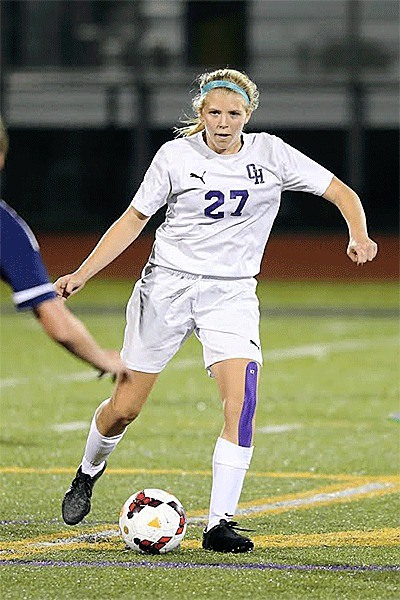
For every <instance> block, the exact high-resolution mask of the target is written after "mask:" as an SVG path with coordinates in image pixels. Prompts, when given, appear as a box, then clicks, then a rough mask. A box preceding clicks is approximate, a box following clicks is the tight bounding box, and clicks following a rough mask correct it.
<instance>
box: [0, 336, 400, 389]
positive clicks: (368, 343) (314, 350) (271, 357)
mask: <svg viewBox="0 0 400 600" xmlns="http://www.w3.org/2000/svg"><path fill="white" fill-rule="evenodd" d="M379 344H384V345H387V344H393V345H397V344H398V339H397V337H387V338H380V339H377V340H368V339H367V340H340V341H337V342H327V343H320V344H308V345H305V346H292V347H289V348H281V349H276V350H267V351H266V352H264V353H263V358H264V360H266V361H269V362H273V361H275V362H280V361H282V360H293V359H302V358H315V359H319V360H321V359H324V358H327V357H328V356H329V355H330V354H336V353H340V352H348V351H351V350H364V349H367V348H371V347H376V346H377V345H379ZM197 365H199V360H198V359H197V358H184V359H177V360H172V362H171V364H170V365H169V366H168V368H169V369H174V370H179V371H182V370H184V369H190V368H191V367H195V366H197ZM96 377H97V374H96V372H95V371H79V372H76V373H64V374H57V373H55V374H54V375H53V376H52V380H53V381H55V382H56V381H61V382H63V383H69V382H77V381H79V382H81V383H84V382H85V381H93V380H94V379H96ZM35 380H37V378H27V377H20V378H18V377H9V378H6V379H0V389H2V388H8V387H16V386H17V385H24V384H28V383H32V382H33V381H35Z"/></svg>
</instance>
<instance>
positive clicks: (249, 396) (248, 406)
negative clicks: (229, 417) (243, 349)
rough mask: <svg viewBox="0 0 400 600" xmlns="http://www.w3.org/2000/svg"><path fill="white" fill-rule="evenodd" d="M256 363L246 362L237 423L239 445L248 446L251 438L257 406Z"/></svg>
mask: <svg viewBox="0 0 400 600" xmlns="http://www.w3.org/2000/svg"><path fill="white" fill-rule="evenodd" d="M257 378H258V364H257V363H256V362H254V361H251V362H249V363H248V365H247V367H246V374H245V385H244V399H243V406H242V411H241V414H240V419H239V424H238V441H239V446H247V447H250V446H251V444H252V440H253V422H254V415H255V412H256V406H257Z"/></svg>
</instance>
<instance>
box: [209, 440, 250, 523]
mask: <svg viewBox="0 0 400 600" xmlns="http://www.w3.org/2000/svg"><path fill="white" fill-rule="evenodd" d="M253 449H254V446H252V447H251V448H247V447H244V446H238V445H236V444H233V443H232V442H228V440H224V439H223V438H218V440H217V443H216V444H215V450H214V454H213V484H212V489H211V501H210V514H209V518H208V525H207V531H208V530H209V529H211V527H214V526H215V525H218V524H219V522H220V519H226V520H227V521H230V520H231V519H232V517H233V516H234V514H235V512H236V508H237V505H238V502H239V498H240V494H241V492H242V487H243V481H244V476H245V475H246V471H247V469H248V468H249V466H250V461H251V457H252V455H253Z"/></svg>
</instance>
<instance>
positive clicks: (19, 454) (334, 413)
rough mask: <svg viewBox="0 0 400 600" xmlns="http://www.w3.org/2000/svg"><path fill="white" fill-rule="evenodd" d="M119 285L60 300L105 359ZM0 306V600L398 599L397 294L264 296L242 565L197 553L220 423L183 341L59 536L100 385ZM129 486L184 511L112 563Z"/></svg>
mask: <svg viewBox="0 0 400 600" xmlns="http://www.w3.org/2000/svg"><path fill="white" fill-rule="evenodd" d="M130 287H131V286H130V284H129V283H127V282H113V283H110V282H106V281H102V280H97V281H96V280H95V281H93V282H90V283H89V284H88V286H87V287H86V288H85V289H84V290H83V291H82V292H81V293H80V294H79V295H78V297H76V298H74V299H71V301H70V304H69V306H70V307H71V308H72V309H73V310H74V311H75V312H76V313H77V314H78V315H80V316H81V318H82V319H83V320H84V322H85V323H86V324H87V326H88V327H89V329H90V330H91V331H92V332H93V334H94V335H95V336H96V337H97V339H98V340H99V341H100V342H101V343H102V344H103V345H105V346H108V347H113V346H115V347H119V346H120V343H121V339H122V333H123V328H124V305H125V302H126V300H127V298H128V296H129V294H130ZM1 291H2V316H1V338H0V341H1V413H0V414H1V437H0V451H1V468H0V477H1V482H2V485H1V514H0V519H1V524H2V527H1V540H2V543H1V554H0V562H1V576H2V580H1V588H0V589H1V592H0V594H1V598H2V599H8V598H10V599H11V598H12V599H22V598H27V599H43V600H48V599H63V598H68V599H74V600H75V599H80V598H82V599H92V598H93V599H94V598H96V599H97V598H102V597H105V598H109V599H110V600H111V599H116V598H118V599H119V598H124V599H125V598H126V599H132V598H134V599H136V598H137V599H139V598H140V599H146V598H157V599H159V598H160V599H161V598H177V599H179V600H181V599H184V600H186V599H187V598H196V599H197V598H210V599H211V598H212V599H216V600H220V599H221V600H222V599H225V598H235V599H236V600H240V599H245V598H251V599H252V600H253V599H260V598H279V599H293V600H297V599H302V598H310V599H311V598H312V599H315V598H317V599H322V600H329V599H336V598H340V599H353V598H354V599H360V598H363V599H364V598H365V599H367V598H368V599H384V598H399V597H400V589H399V575H400V573H399V571H400V566H399V563H400V560H399V544H400V528H399V524H398V515H399V496H398V491H399V489H400V480H399V477H398V475H399V465H398V459H399V434H400V423H399V422H398V421H396V419H395V417H393V415H395V414H396V413H397V414H398V413H399V412H400V407H399V346H398V342H399V336H398V334H399V328H398V317H397V310H398V295H397V291H396V286H395V285H394V284H390V283H373V284H367V283H363V284H361V283H360V284H343V283H338V282H335V283H294V282H282V283H278V282H274V283H270V284H268V285H267V284H265V283H264V284H262V285H261V284H260V286H259V295H260V301H261V310H262V320H261V331H262V341H263V351H264V358H265V365H264V369H263V372H262V376H261V385H260V398H259V406H258V413H257V421H258V429H257V433H256V440H255V446H256V448H255V453H254V459H253V463H252V466H251V469H250V471H249V473H248V476H247V478H246V481H245V487H244V490H243V494H242V498H241V504H240V507H239V514H238V515H237V518H238V520H239V521H240V524H241V525H242V526H244V527H249V528H251V529H253V530H254V532H253V533H252V534H251V535H252V537H253V538H254V540H255V543H256V549H255V551H254V552H252V553H250V554H249V555H245V556H229V555H220V554H214V553H208V552H205V551H203V550H201V549H200V540H201V531H202V526H203V525H202V522H203V519H204V516H205V514H206V512H207V508H208V500H209V488H210V482H211V476H210V466H211V453H212V449H213V445H214V442H215V439H216V437H217V435H218V433H219V430H220V427H221V424H222V421H221V410H220V406H219V400H218V397H217V393H216V386H215V382H213V381H212V380H211V379H208V378H207V376H206V375H205V372H204V369H203V367H202V358H201V348H200V345H199V343H198V342H197V340H196V339H194V338H193V339H190V340H189V341H188V342H187V344H186V345H185V346H184V347H183V349H182V350H181V351H180V353H179V354H178V355H177V356H176V357H175V359H174V360H173V361H172V362H171V363H170V365H169V366H168V367H167V369H166V370H165V371H164V373H163V374H162V375H161V376H160V379H159V382H158V384H157V386H156V388H155V390H154V392H153V393H152V395H151V397H150V399H149V402H148V404H147V406H146V407H145V409H144V411H143V413H142V415H141V416H140V418H139V419H138V421H137V422H136V423H135V424H133V425H132V426H131V428H130V430H129V432H128V433H127V435H126V436H125V438H124V440H123V441H122V442H121V444H120V445H119V447H118V449H117V450H116V452H115V453H114V454H113V455H112V457H111V459H110V461H109V466H108V469H107V472H106V474H105V476H104V477H103V478H102V479H101V480H100V481H99V483H98V484H97V485H96V488H95V492H94V502H93V510H92V512H91V513H90V515H89V516H88V518H87V519H86V521H85V522H84V524H82V525H80V526H77V527H73V528H69V527H67V526H65V525H64V524H63V522H62V519H61V515H60V503H61V500H62V497H63V494H64V491H65V489H66V488H67V487H68V485H69V483H70V480H71V478H72V476H73V474H74V472H75V470H76V467H77V465H78V464H79V461H80V459H81V454H82V451H83V447H84V443H85V440H86V433H87V427H88V425H89V421H90V419H91V416H92V414H93V411H94V409H95V408H96V407H97V405H98V404H99V403H100V401H101V400H103V399H104V398H106V397H107V396H108V395H109V394H110V392H111V390H112V384H111V382H110V381H109V380H101V381H98V380H97V379H96V376H95V373H93V372H92V371H91V370H90V368H88V367H86V366H85V365H84V364H83V363H81V362H79V361H78V360H76V359H74V358H73V357H71V356H70V355H68V354H67V353H66V352H65V351H64V350H63V349H62V348H59V347H57V346H56V345H55V344H54V343H52V342H51V341H50V340H48V339H47V338H46V337H45V335H44V334H43V333H42V331H41V329H40V327H39V325H38V324H37V322H36V321H35V319H34V318H33V317H32V316H31V315H30V314H16V313H15V311H14V310H13V308H12V307H11V300H10V296H9V292H8V290H6V288H5V287H4V286H2V288H1ZM391 416H392V417H391ZM143 487H159V488H164V489H167V490H169V491H171V492H172V493H173V494H175V495H176V496H178V498H179V499H180V500H181V501H182V503H183V505H184V506H185V508H186V511H187V513H188V516H189V518H190V524H189V526H188V530H187V534H186V538H185V540H184V543H183V545H182V547H181V549H180V550H179V551H176V552H173V553H170V554H167V555H163V556H146V555H138V554H135V553H134V552H132V551H128V550H125V548H124V544H123V542H122V539H121V538H120V537H119V535H118V531H117V522H118V514H119V510H120V507H121V505H122V504H123V502H124V501H125V500H126V498H127V497H128V496H129V495H130V494H131V493H133V492H134V491H136V490H138V489H140V488H143Z"/></svg>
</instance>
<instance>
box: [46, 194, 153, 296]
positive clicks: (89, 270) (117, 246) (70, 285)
mask: <svg viewBox="0 0 400 600" xmlns="http://www.w3.org/2000/svg"><path fill="white" fill-rule="evenodd" d="M148 220H149V217H146V216H145V215H143V214H142V213H140V212H139V211H138V210H136V209H135V208H134V207H133V206H130V207H129V208H128V209H127V210H126V211H125V212H124V213H123V214H122V215H121V217H120V218H119V219H117V220H116V221H115V222H114V223H113V224H112V225H111V227H110V228H109V229H108V230H107V231H106V233H105V234H104V235H103V237H102V238H101V239H100V241H99V243H98V244H97V246H96V247H95V248H94V249H93V250H92V252H91V253H90V254H89V256H88V257H87V258H86V259H85V260H84V261H83V263H82V264H81V266H80V267H79V268H78V269H77V270H76V271H74V273H70V274H69V275H64V276H63V277H60V278H59V279H57V281H56V282H55V289H56V292H57V294H58V296H60V297H63V298H68V297H69V296H72V295H73V294H76V293H77V292H79V290H81V289H82V288H83V286H84V285H85V283H86V282H87V281H88V280H89V279H90V278H91V277H93V275H96V273H98V272H99V271H101V270H102V269H104V267H106V266H107V265H108V264H110V263H111V262H112V261H113V260H114V259H116V258H117V257H118V256H119V255H120V254H122V252H123V251H124V250H125V249H126V248H127V247H128V246H129V245H130V244H131V243H132V242H133V241H134V240H135V239H136V238H137V237H138V236H139V234H140V233H141V231H142V230H143V228H144V226H145V225H146V223H147V221H148Z"/></svg>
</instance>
